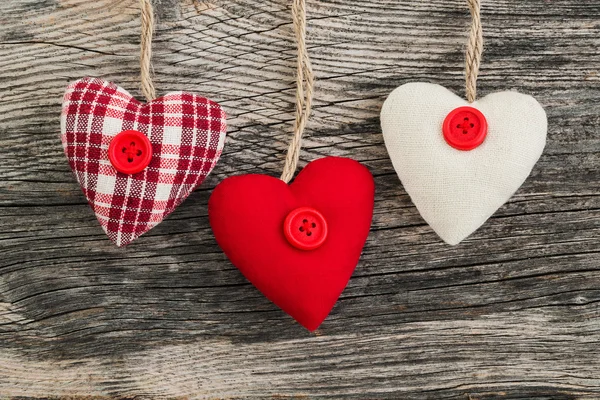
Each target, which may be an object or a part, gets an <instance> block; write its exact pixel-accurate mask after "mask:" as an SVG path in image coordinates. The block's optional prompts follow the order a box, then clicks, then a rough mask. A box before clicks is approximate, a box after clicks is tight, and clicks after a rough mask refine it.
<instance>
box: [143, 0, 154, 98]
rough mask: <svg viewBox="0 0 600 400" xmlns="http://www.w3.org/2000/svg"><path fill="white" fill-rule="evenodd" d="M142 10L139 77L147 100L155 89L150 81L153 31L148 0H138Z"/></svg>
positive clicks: (151, 13)
mask: <svg viewBox="0 0 600 400" xmlns="http://www.w3.org/2000/svg"><path fill="white" fill-rule="evenodd" d="M140 8H141V11H142V15H141V19H142V35H141V40H140V71H141V74H140V79H141V81H142V94H143V95H144V97H146V100H147V101H152V100H154V99H155V98H156V90H155V89H154V83H152V34H153V32H154V9H153V7H152V3H151V2H150V0H140Z"/></svg>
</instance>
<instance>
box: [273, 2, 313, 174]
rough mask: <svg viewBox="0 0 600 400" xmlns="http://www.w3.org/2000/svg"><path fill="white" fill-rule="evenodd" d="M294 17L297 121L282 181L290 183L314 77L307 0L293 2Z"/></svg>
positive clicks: (309, 103) (297, 155) (307, 111)
mask: <svg viewBox="0 0 600 400" xmlns="http://www.w3.org/2000/svg"><path fill="white" fill-rule="evenodd" d="M292 17H293V20H294V33H295V35H296V45H297V51H298V58H297V70H296V119H295V121H294V136H293V137H292V140H291V142H290V145H289V147H288V151H287V154H286V157H285V165H284V167H283V173H282V174H281V180H282V181H284V182H285V183H288V182H289V181H290V180H291V179H292V178H293V176H294V173H295V172H296V168H297V167H298V160H299V159H300V148H301V147H302V135H303V133H304V128H305V127H306V123H307V121H308V117H309V116H310V109H311V106H312V98H313V86H314V75H313V71H312V67H311V65H310V59H309V57H308V52H307V49H306V0H293V3H292Z"/></svg>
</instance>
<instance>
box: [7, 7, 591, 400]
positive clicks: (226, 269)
mask: <svg viewBox="0 0 600 400" xmlns="http://www.w3.org/2000/svg"><path fill="white" fill-rule="evenodd" d="M288 3H289V2H287V1H285V0H265V1H250V0H213V1H212V2H211V3H208V2H200V1H196V0H161V1H160V2H159V1H156V7H157V13H158V16H157V19H158V26H157V31H156V37H155V46H154V70H155V74H156V79H155V83H156V87H157V89H158V92H159V94H161V93H162V94H164V93H166V92H168V91H173V90H182V89H185V90H189V91H195V92H198V93H200V94H202V95H205V96H207V97H210V98H212V99H214V100H216V101H218V102H220V103H221V104H222V105H223V106H224V107H225V109H226V111H227V113H228V116H229V136H228V139H227V143H226V147H225V153H224V154H223V157H222V159H221V161H220V162H219V164H218V165H217V167H216V168H215V170H214V172H213V173H212V174H211V175H210V176H209V178H208V179H207V180H206V181H205V183H204V184H203V185H202V187H201V188H200V189H199V190H198V191H197V192H195V193H193V194H192V195H191V196H190V197H189V199H188V200H187V201H186V202H185V203H184V204H183V205H182V206H180V207H179V208H178V209H177V210H176V211H175V212H174V213H173V214H172V215H171V216H170V217H169V218H168V219H167V220H165V221H164V222H163V223H162V224H160V225H159V226H158V227H156V228H155V229H153V230H152V231H151V232H150V233H148V234H146V235H144V236H143V237H142V238H140V239H138V240H137V241H136V242H134V243H133V244H132V245H130V246H128V247H127V248H123V249H119V248H116V247H115V246H113V245H112V244H111V243H110V242H109V240H108V239H107V238H106V237H105V235H104V233H103V232H102V230H101V228H100V227H99V225H98V223H97V221H96V219H95V217H94V215H93V213H92V211H91V210H90V208H89V206H88V205H87V204H86V202H85V199H84V196H83V194H82V193H81V191H80V189H79V186H78V184H77V183H76V181H75V179H74V178H73V176H72V173H71V171H70V169H69V167H68V165H67V162H66V159H65V157H64V155H63V151H62V147H61V144H60V139H59V118H58V117H59V113H60V102H61V98H62V94H63V91H64V88H65V86H66V84H67V83H68V82H70V81H72V80H75V79H77V78H80V77H82V76H85V75H91V76H98V77H102V78H104V79H108V80H112V81H114V82H116V83H118V84H119V85H121V86H122V87H124V88H126V89H128V90H131V92H132V93H133V94H135V95H136V96H138V97H140V91H139V81H138V78H137V77H138V74H139V70H138V58H137V57H138V41H139V19H138V17H139V13H138V9H137V0H125V1H120V0H95V1H88V0H5V1H2V2H0V252H1V257H0V398H11V397H16V398H46V397H65V398H72V397H79V396H81V397H88V398H104V397H107V396H111V397H122V398H175V397H181V398H265V397H284V398H288V397H291V398H296V397H302V398H357V399H364V398H403V399H429V398H431V399H496V398H502V399H598V398H600V346H599V344H600V171H599V168H600V70H599V68H600V67H599V66H600V1H598V0H586V1H577V0H552V1H548V0H528V1H516V0H510V1H509V0H495V1H483V5H482V18H483V26H484V37H485V45H486V50H485V52H484V56H483V63H482V68H481V74H480V79H479V85H478V89H479V95H480V96H484V95H486V94H487V93H491V92H494V91H498V90H506V89H515V90H519V91H521V92H524V93H528V94H531V95H533V96H534V97H536V98H537V99H538V101H539V102H540V103H541V104H542V105H543V106H544V107H545V109H546V111H547V113H548V117H549V132H548V144H547V147H546V150H545V152H544V154H543V156H542V158H541V160H540V161H539V162H538V164H537V165H536V167H535V169H534V171H533V173H532V175H531V177H530V178H529V179H528V180H527V181H526V183H525V184H524V185H523V187H522V188H521V189H520V190H519V191H518V193H517V194H516V195H515V196H514V197H513V199H511V201H510V202H509V203H508V204H506V205H505V206H503V207H502V208H501V209H500V210H499V211H498V212H497V213H496V214H495V215H494V216H493V217H492V218H491V219H490V220H489V221H488V222H487V223H486V224H485V225H484V226H483V227H482V228H481V229H479V230H478V231H477V232H476V233H475V234H474V235H473V236H471V237H470V238H469V239H468V240H466V241H465V242H463V243H462V244H460V245H459V246H456V247H450V246H447V245H445V244H444V243H443V242H442V241H441V240H440V239H439V238H438V237H437V236H436V235H435V234H434V233H433V232H432V231H431V229H430V228H429V227H428V226H427V225H426V224H425V223H424V222H423V220H422V219H421V218H420V216H419V214H418V212H417V210H416V209H415V207H414V206H413V205H412V203H411V202H410V199H409V198H408V196H407V195H406V193H405V191H404V190H403V188H402V185H401V184H400V182H399V181H398V178H397V177H396V174H395V173H394V171H393V168H392V165H391V163H390V161H389V159H388V157H387V153H386V151H385V147H384V145H383V140H382V136H381V131H380V127H379V110H380V107H381V104H382V103H383V101H384V99H385V97H386V96H387V94H388V93H389V92H390V91H391V90H392V89H393V88H395V87H397V86H399V85H401V84H403V83H406V82H409V81H428V82H433V83H439V84H442V85H444V86H446V87H449V88H450V89H452V90H454V91H456V92H459V93H462V92H463V90H464V86H463V85H464V83H463V82H464V80H463V68H464V55H463V52H464V47H465V41H466V37H467V28H468V26H469V15H468V9H467V7H466V3H465V2H464V1H463V0H394V1H392V0H372V1H369V2H364V1H360V0H319V1H316V0H309V1H308V14H309V15H308V17H309V18H308V19H309V22H308V24H309V28H308V47H309V51H310V54H311V56H312V61H313V66H314V69H315V74H316V78H317V84H316V95H315V106H314V110H313V115H312V116H311V120H310V122H309V126H308V131H307V135H308V136H307V139H306V140H305V143H304V149H303V151H302V154H301V160H302V162H303V163H306V162H307V161H310V160H313V159H316V158H318V157H321V156H325V155H340V156H348V157H352V158H355V159H357V160H359V161H361V162H363V163H364V164H365V165H367V166H368V167H369V168H370V169H371V171H372V172H373V174H374V176H375V180H376V185H377V195H376V203H375V215H374V221H373V228H372V232H371V235H370V237H369V239H368V242H367V244H366V247H365V249H364V254H363V257H362V259H361V261H360V263H359V265H358V267H357V269H356V271H355V274H354V275H353V277H352V279H351V280H350V283H349V285H348V287H347V289H346V290H345V291H344V293H343V294H342V297H341V298H340V301H339V302H338V304H337V305H336V307H335V308H334V310H333V312H332V314H331V316H330V317H329V318H328V319H327V320H326V321H325V323H324V324H323V325H322V327H321V328H320V329H319V330H318V331H317V332H316V333H314V334H310V333H308V332H307V331H305V330H304V329H303V328H301V327H300V326H299V325H298V324H296V323H294V321H293V320H292V319H291V318H290V317H288V316H286V315H285V314H284V313H282V312H281V311H280V310H278V309H277V307H275V306H274V305H272V304H271V303H269V302H268V301H267V300H266V299H265V298H264V297H263V296H262V295H260V293H258V292H257V290H255V289H254V288H253V287H252V285H250V284H249V283H248V282H247V281H246V280H245V279H244V278H243V277H242V276H241V274H240V273H239V272H238V271H237V270H236V269H235V268H234V267H233V266H232V265H231V264H230V263H229V262H228V261H227V259H226V258H225V256H224V255H223V254H222V253H221V252H220V250H219V248H218V246H217V244H216V243H215V241H214V239H213V237H212V235H211V231H210V228H209V225H208V218H207V210H206V205H207V201H208V197H209V195H210V192H211V190H212V188H214V186H215V185H216V184H217V183H218V182H219V181H221V180H222V179H223V178H225V177H227V176H230V175H232V174H238V173H243V172H255V173H265V174H270V175H274V176H279V174H280V172H281V168H282V166H283V158H284V151H285V149H286V148H287V141H288V139H289V137H290V134H291V131H292V121H293V102H294V76H293V73H294V67H295V59H294V57H295V49H294V43H293V42H292V38H293V34H292V26H291V20H290V8H289V6H290V4H288ZM457 206H467V207H468V205H457Z"/></svg>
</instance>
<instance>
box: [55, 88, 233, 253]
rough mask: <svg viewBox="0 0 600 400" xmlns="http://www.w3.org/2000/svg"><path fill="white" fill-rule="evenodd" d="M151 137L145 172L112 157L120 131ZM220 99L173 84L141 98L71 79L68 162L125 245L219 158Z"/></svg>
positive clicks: (64, 118) (65, 118) (64, 134)
mask: <svg viewBox="0 0 600 400" xmlns="http://www.w3.org/2000/svg"><path fill="white" fill-rule="evenodd" d="M125 130H136V131H139V132H141V133H143V134H144V135H146V136H147V137H148V139H149V140H150V143H151V146H152V158H151V160H150V163H149V165H148V166H147V167H146V168H145V169H144V170H143V171H141V172H138V173H135V174H131V175H128V174H124V173H121V172H118V171H117V170H116V169H115V168H114V167H113V166H112V164H111V162H110V161H109V158H108V147H109V144H110V142H111V140H112V139H113V137H115V136H116V135H117V134H119V133H120V132H122V131H125ZM225 132H226V122H225V113H224V111H223V109H222V108H221V106H219V104H217V103H215V102H213V101H211V100H209V99H206V98H204V97H201V96H198V95H195V94H190V93H186V92H173V93H169V94H167V95H165V96H163V97H160V98H157V99H155V100H153V101H151V102H149V103H146V104H143V103H140V102H139V101H137V100H136V99H135V98H133V97H132V96H131V95H130V94H129V93H128V92H127V91H125V90H124V89H122V88H120V87H118V86H117V85H115V84H113V83H111V82H107V81H104V80H101V79H97V78H83V79H80V80H78V81H75V82H73V83H71V84H70V85H68V87H67V90H66V92H65V95H64V101H63V106H62V114H61V139H62V144H63V147H64V151H65V154H66V156H67V159H68V161H69V165H70V166H71V169H72V170H73V172H74V174H75V177H76V179H77V181H78V182H79V184H80V185H81V188H82V190H83V193H84V195H85V197H86V198H87V200H88V202H89V204H90V206H91V207H92V209H93V210H94V213H95V214H96V217H97V218H98V221H99V222H100V225H101V226H102V229H104V231H105V232H106V234H107V235H108V237H109V238H110V239H111V240H112V241H113V242H114V243H115V244H116V245H117V246H124V245H126V244H128V243H130V242H132V241H133V240H134V239H136V238H137V237H139V236H140V235H142V234H143V233H145V232H148V231H149V230H150V229H152V228H153V227H154V226H156V225H157V224H158V223H160V222H161V221H162V220H163V219H164V218H165V217H166V216H167V215H169V214H170V213H171V212H173V210H174V209H175V208H176V207H177V206H178V205H179V204H180V203H181V202H182V201H183V200H185V199H186V198H187V197H188V196H189V194H190V193H191V192H192V191H193V190H194V189H195V188H197V187H198V186H199V185H200V184H201V183H202V182H203V181H204V179H205V178H206V176H207V175H208V174H209V173H210V171H211V170H212V169H213V167H214V166H215V164H216V163H217V161H218V159H219V157H220V155H221V152H222V150H223V145H224V142H225Z"/></svg>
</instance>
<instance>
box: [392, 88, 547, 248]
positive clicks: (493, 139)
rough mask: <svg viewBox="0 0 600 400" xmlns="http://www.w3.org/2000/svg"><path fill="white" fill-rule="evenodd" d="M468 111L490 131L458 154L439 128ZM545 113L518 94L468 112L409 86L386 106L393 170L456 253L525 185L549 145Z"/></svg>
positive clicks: (454, 99) (444, 94)
mask: <svg viewBox="0 0 600 400" xmlns="http://www.w3.org/2000/svg"><path fill="white" fill-rule="evenodd" d="M461 106H471V107H474V108H476V109H478V110H479V111H481V112H482V113H483V115H484V116H485V118H486V119H487V123H488V133H487V136H486V138H485V140H484V142H483V143H482V144H481V145H480V146H479V147H476V148H475V149H473V150H470V151H462V150H457V149H455V148H453V147H451V146H450V145H448V144H447V143H446V141H445V139H444V135H443V131H442V124H443V122H444V119H445V118H446V116H447V115H448V113H450V112H451V111H452V110H454V109H455V108H458V107H461ZM547 126H548V122H547V119H546V113H545V112H544V109H543V108H542V106H541V105H540V104H539V103H538V102H537V101H536V100H535V99H534V98H533V97H531V96H527V95H524V94H520V93H516V92H499V93H493V94H490V95H488V96H486V97H485V98H483V99H481V100H478V101H476V102H474V103H472V104H469V103H468V102H467V101H466V100H464V99H462V98H460V97H458V96H457V95H455V94H454V93H452V92H450V91H449V90H448V89H446V88H444V87H443V86H440V85H434V84H430V83H422V82H418V83H408V84H406V85H403V86H400V87H399V88H397V89H395V90H394V91H393V92H392V93H391V94H390V95H389V97H388V98H387V100H386V101H385V103H384V104H383V108H382V110H381V127H382V130H383V138H384V141H385V145H386V147H387V150H388V153H389V155H390V158H391V159H392V164H393V165H394V169H395V170H396V172H397V173H398V177H399V178H400V181H401V182H402V184H403V185H404V189H405V190H406V192H407V193H408V194H409V195H410V198H411V199H412V201H413V203H414V204H415V206H416V207H417V209H418V210H419V212H420V213H421V216H422V217H423V219H425V221H426V222H427V223H428V224H429V225H430V226H431V228H433V230H434V231H435V232H436V233H437V234H438V235H439V236H440V237H441V238H442V239H443V240H444V241H445V242H447V243H448V244H450V245H455V244H458V243H459V242H460V241H462V240H463V239H464V238H466V237H467V236H469V235H470V234H471V233H473V232H474V231H475V230H477V228H479V227H480V226H481V225H482V224H483V223H484V222H485V221H486V220H487V219H488V218H489V217H490V216H491V215H492V214H493V213H494V212H495V211H496V210H497V209H498V208H499V207H500V206H502V204H504V203H505V202H506V201H507V200H508V199H509V198H510V197H511V196H512V195H513V194H514V192H516V191H517V189H518V188H519V187H520V186H521V185H522V184H523V182H524V181H525V179H526V178H527V176H528V175H529V174H530V173H531V169H532V168H533V166H534V165H535V163H536V162H537V160H538V159H539V158H540V156H541V154H542V151H543V150H544V146H545V144H546V131H547Z"/></svg>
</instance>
